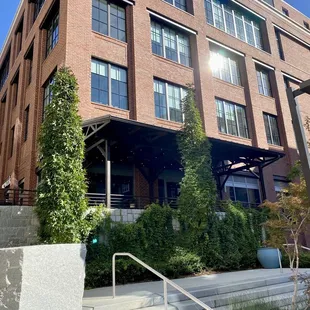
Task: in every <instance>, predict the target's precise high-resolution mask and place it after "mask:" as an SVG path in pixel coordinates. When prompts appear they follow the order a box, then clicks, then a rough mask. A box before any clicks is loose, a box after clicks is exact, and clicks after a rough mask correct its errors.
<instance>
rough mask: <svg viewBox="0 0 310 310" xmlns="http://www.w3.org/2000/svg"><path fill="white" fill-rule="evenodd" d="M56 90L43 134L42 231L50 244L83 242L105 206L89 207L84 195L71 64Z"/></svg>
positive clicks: (81, 147) (56, 82)
mask: <svg viewBox="0 0 310 310" xmlns="http://www.w3.org/2000/svg"><path fill="white" fill-rule="evenodd" d="M51 90H52V93H53V98H52V100H51V102H50V104H49V105H48V106H47V107H45V112H44V113H45V114H44V117H45V118H44V122H43V124H42V127H41V130H40V135H39V156H40V159H41V161H40V168H42V181H41V182H40V185H39V187H38V197H37V201H36V212H37V214H38V217H39V221H40V230H39V235H40V238H41V240H42V241H43V242H46V243H79V242H81V241H84V240H85V239H86V238H87V236H88V235H89V233H90V231H91V230H92V229H94V227H95V226H96V225H97V224H98V222H99V220H100V218H101V208H100V207H97V208H89V207H88V203H87V199H86V197H85V194H86V191H87V183H86V179H85V171H84V169H83V160H84V147H85V145H84V136H83V132H82V120H81V118H80V116H79V115H78V102H79V98H78V95H77V91H78V87H77V81H76V78H75V77H74V75H73V74H72V72H71V71H70V70H69V69H68V68H61V69H60V70H59V71H58V72H57V73H56V74H55V79H54V84H53V85H52V86H51Z"/></svg>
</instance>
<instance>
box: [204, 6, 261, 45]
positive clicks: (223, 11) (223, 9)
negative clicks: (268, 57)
mask: <svg viewBox="0 0 310 310" xmlns="http://www.w3.org/2000/svg"><path fill="white" fill-rule="evenodd" d="M209 1H210V2H211V6H212V15H213V23H212V24H211V23H209V22H208V21H207V22H208V24H210V25H212V26H214V27H215V28H216V29H219V30H221V29H220V28H217V27H216V26H215V19H214V5H215V4H214V1H213V0H209ZM233 2H234V3H236V4H238V5H240V4H239V3H238V2H237V1H233ZM240 6H242V7H243V8H245V7H244V6H243V5H240ZM217 7H218V8H219V7H221V9H222V14H223V21H224V32H225V33H227V34H229V35H231V36H233V37H235V38H237V39H239V38H238V35H237V27H236V20H235V11H234V10H232V15H233V20H234V25H235V35H232V34H230V33H228V32H227V26H226V16H225V6H224V4H222V5H221V6H217ZM246 10H248V11H249V9H248V8H246ZM250 12H251V13H252V14H254V15H256V16H258V17H259V18H261V19H262V20H265V19H264V18H262V17H261V16H259V15H258V14H256V13H255V12H253V11H251V10H250ZM242 23H243V29H244V35H245V41H243V40H241V39H239V40H241V41H243V42H246V43H247V44H249V45H251V46H253V45H252V44H250V43H248V37H247V33H246V27H245V19H244V15H242ZM251 26H252V32H253V36H254V47H256V48H257V49H260V50H264V49H263V46H260V45H259V44H258V43H257V40H256V36H255V30H254V28H257V27H255V26H254V23H253V20H251ZM222 31H223V30H222ZM259 31H260V32H261V29H260V28H259Z"/></svg>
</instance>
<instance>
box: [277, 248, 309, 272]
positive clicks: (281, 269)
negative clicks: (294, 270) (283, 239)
mask: <svg viewBox="0 0 310 310" xmlns="http://www.w3.org/2000/svg"><path fill="white" fill-rule="evenodd" d="M294 245H295V244H293V243H286V244H283V246H294ZM300 247H301V248H302V249H304V250H307V251H310V248H307V247H305V246H303V245H300ZM277 250H278V259H279V264H280V272H281V273H283V268H282V262H281V257H280V250H279V249H277Z"/></svg>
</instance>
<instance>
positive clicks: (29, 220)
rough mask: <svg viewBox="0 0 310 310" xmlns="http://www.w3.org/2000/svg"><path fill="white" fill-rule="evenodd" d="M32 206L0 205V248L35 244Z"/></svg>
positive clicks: (35, 223) (35, 227) (35, 234)
mask: <svg viewBox="0 0 310 310" xmlns="http://www.w3.org/2000/svg"><path fill="white" fill-rule="evenodd" d="M38 227H39V223H38V220H37V217H36V215H35V214H34V212H33V207H21V206H0V248H5V247H17V246H26V245H33V244H37V229H38Z"/></svg>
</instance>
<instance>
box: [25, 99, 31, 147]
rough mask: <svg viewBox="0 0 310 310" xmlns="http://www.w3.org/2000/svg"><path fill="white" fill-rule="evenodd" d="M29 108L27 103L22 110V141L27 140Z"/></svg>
mask: <svg viewBox="0 0 310 310" xmlns="http://www.w3.org/2000/svg"><path fill="white" fill-rule="evenodd" d="M29 109H30V106H29V105H28V107H27V108H26V109H25V112H24V141H27V139H28V126H29Z"/></svg>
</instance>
